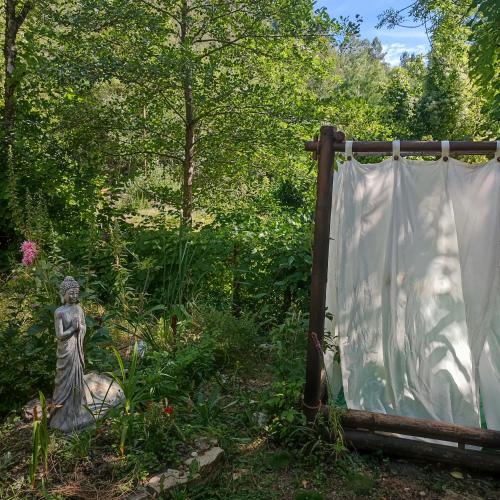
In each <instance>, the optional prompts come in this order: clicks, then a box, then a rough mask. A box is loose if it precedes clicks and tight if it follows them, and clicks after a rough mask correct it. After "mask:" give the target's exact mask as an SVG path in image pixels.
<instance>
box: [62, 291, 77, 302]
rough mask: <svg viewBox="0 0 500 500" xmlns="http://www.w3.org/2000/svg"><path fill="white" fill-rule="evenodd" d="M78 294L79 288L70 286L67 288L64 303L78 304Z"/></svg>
mask: <svg viewBox="0 0 500 500" xmlns="http://www.w3.org/2000/svg"><path fill="white" fill-rule="evenodd" d="M78 294H79V290H78V288H70V289H69V290H66V293H65V294H64V303H65V304H76V303H77V302H78Z"/></svg>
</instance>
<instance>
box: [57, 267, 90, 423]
mask: <svg viewBox="0 0 500 500" xmlns="http://www.w3.org/2000/svg"><path fill="white" fill-rule="evenodd" d="M79 293H80V286H79V284H78V282H77V281H76V280H75V279H73V278H72V277H71V276H66V278H64V281H63V282H62V283H61V286H60V295H61V300H62V303H63V305H62V306H61V307H59V308H57V309H56V311H55V313H54V323H55V330H56V338H57V373H56V381H55V388H54V396H53V400H52V403H53V405H54V410H53V411H52V413H51V416H50V426H51V427H52V428H54V429H59V430H61V431H63V432H72V431H75V430H78V429H79V428H81V427H83V426H84V425H86V423H87V422H88V411H87V409H86V408H85V404H86V398H85V387H84V377H83V369H84V366H85V364H84V357H83V340H84V338H85V331H86V326H85V314H84V312H83V309H82V308H81V307H80V305H79V304H78V295H79Z"/></svg>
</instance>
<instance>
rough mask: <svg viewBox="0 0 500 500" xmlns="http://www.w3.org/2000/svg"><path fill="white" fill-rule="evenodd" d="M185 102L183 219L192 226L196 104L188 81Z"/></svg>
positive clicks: (185, 86)
mask: <svg viewBox="0 0 500 500" xmlns="http://www.w3.org/2000/svg"><path fill="white" fill-rule="evenodd" d="M184 102H185V107H186V128H185V143H184V165H183V174H184V179H183V189H182V219H183V221H184V224H186V225H191V223H192V220H193V177H194V153H195V150H194V141H195V125H194V102H193V90H192V87H191V83H190V81H189V80H188V79H186V82H185V85H184Z"/></svg>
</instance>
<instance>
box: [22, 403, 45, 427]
mask: <svg viewBox="0 0 500 500" xmlns="http://www.w3.org/2000/svg"><path fill="white" fill-rule="evenodd" d="M51 402H52V400H51V399H47V407H48V408H50V404H51ZM35 411H36V414H37V415H38V419H39V420H40V417H41V416H42V405H41V404H40V400H39V399H38V398H34V399H31V400H30V401H28V402H27V403H26V404H25V405H24V406H23V408H22V410H21V416H22V418H23V420H24V421H25V422H31V421H32V420H33V414H34V413H35Z"/></svg>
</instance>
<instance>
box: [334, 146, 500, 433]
mask: <svg viewBox="0 0 500 500" xmlns="http://www.w3.org/2000/svg"><path fill="white" fill-rule="evenodd" d="M396 147H397V143H396ZM394 157H397V159H394ZM333 191H334V192H333V205H332V221H331V235H330V236H331V239H330V259H329V276H328V287H327V303H326V305H327V311H328V312H330V313H332V314H333V316H334V319H333V321H330V320H328V321H327V330H329V331H330V332H331V334H332V335H333V336H334V337H336V340H337V342H338V345H339V347H340V355H341V367H342V379H343V386H344V393H345V398H346V402H347V405H348V407H349V408H354V409H363V410H369V411H376V412H382V413H388V414H398V415H403V416H412V417H418V418H428V419H434V420H441V421H447V422H454V423H459V424H462V425H468V426H476V427H477V426H479V425H480V419H479V390H480V391H481V395H482V399H483V401H484V410H485V415H486V418H487V423H488V427H490V428H496V429H500V405H498V404H495V402H496V399H495V398H497V399H498V397H499V396H500V299H499V295H500V294H499V287H500V201H499V200H500V166H499V164H498V162H497V161H496V160H493V161H491V162H489V163H487V164H485V165H483V166H480V167H476V168H474V169H471V168H470V167H468V166H466V164H462V163H461V162H458V161H455V160H453V159H451V158H450V159H449V160H448V161H445V160H443V159H441V160H438V161H412V160H406V159H401V158H400V157H399V154H398V151H395V154H394V156H393V158H391V159H388V160H385V161H383V162H381V163H378V164H370V165H367V164H361V163H359V162H357V161H356V160H354V159H351V160H349V161H347V162H346V163H344V164H342V165H340V167H339V171H338V173H337V174H336V176H335V179H334V190H333ZM332 357H333V353H332V351H330V352H328V353H327V359H328V361H329V364H330V365H334V363H332Z"/></svg>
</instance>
